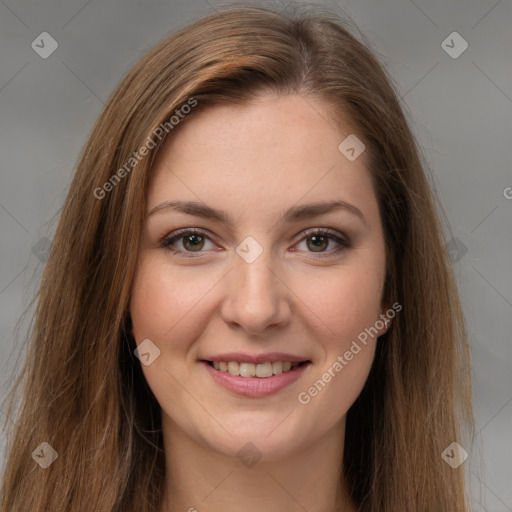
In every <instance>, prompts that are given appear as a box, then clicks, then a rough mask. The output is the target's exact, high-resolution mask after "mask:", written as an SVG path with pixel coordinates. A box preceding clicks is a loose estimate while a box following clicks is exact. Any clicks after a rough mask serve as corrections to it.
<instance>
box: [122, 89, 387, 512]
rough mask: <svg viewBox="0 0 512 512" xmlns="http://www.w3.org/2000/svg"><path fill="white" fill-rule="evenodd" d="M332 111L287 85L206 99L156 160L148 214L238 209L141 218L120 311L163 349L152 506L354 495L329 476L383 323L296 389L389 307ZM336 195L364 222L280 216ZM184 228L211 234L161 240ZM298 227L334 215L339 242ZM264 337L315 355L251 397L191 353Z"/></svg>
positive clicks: (156, 383)
mask: <svg viewBox="0 0 512 512" xmlns="http://www.w3.org/2000/svg"><path fill="white" fill-rule="evenodd" d="M328 112H329V108H328V107H327V106H326V105H325V104H322V103H318V102H315V101H313V100H311V99H310V98H308V99H307V101H306V100H305V98H302V97H301V96H298V95H291V96H284V97H283V96H280V97H278V96H273V95H268V94H265V95H260V96H259V97H258V98H257V99H256V100H254V101H252V102H250V103H247V104H246V105H244V106H233V105H227V106H215V107H209V108H207V109H205V110H203V111H201V112H199V113H198V115H197V116H195V117H194V118H191V119H189V120H187V122H185V123H183V125H182V126H180V130H179V131H177V132H176V134H175V135H174V136H173V138H172V139H169V140H168V141H167V142H166V144H165V145H164V147H163V149H162V151H161V152H160V153H159V155H158V158H157V160H156V162H155V165H154V169H153V174H152V178H151V182H150V187H149V193H148V200H147V211H148V214H149V212H150V211H151V210H152V209H153V208H155V207H156V206H157V205H159V204H160V203H162V202H165V201H169V200H175V199H180V200H184V201H199V202H202V203H205V204H207V205H209V206H211V207H213V208H216V209H222V210H224V211H226V212H227V213H228V214H229V215H230V216H231V218H232V221H233V224H232V225H231V226H227V225H224V224H222V223H220V222H218V221H214V220H211V219H205V218H201V217H197V216H193V215H189V214H185V213H181V212H177V211H174V210H172V209H169V208H167V209H165V208H164V209H161V210H159V211H158V212H156V213H153V214H152V215H149V216H148V219H147V222H146V224H145V227H144V233H143V241H142V245H141V248H140V260H139V266H138V269H137V273H136V276H135V280H134V287H133V292H132V297H131V304H130V311H131V317H132V323H133V334H134V337H135V340H136V342H137V344H139V343H141V342H142V341H143V340H145V339H150V340H151V341H152V342H153V343H154V344H155V345H156V346H157V347H158V348H159V350H160V355H159V356H158V357H157V358H156V359H155V360H154V361H153V362H152V363H151V364H150V365H148V366H145V365H142V370H143V372H144V375H145V378H146V379H147V381H148V384H149V386H150V388H151V390H152V391H153V393H154V395H155V397H156V399H157V400H158V402H159V404H160V406H161V408H162V428H163V434H164V447H165V454H166V489H165V499H164V501H163V502H162V505H161V509H160V510H161V512H167V511H170V510H176V511H178V510H183V511H186V510H190V512H192V511H193V510H197V511H198V512H212V511H223V512H225V511H226V510H245V511H248V512H253V511H254V512H255V511H261V510H267V511H282V510H289V511H303V510H304V509H306V510H308V511H310V512H320V511H322V512H333V511H350V512H352V511H355V507H354V504H353V503H352V502H351V501H350V500H349V499H348V498H347V493H346V491H345V486H344V485H343V477H341V479H340V477H339V475H340V473H341V462H342V457H343V440H344V435H345V418H346V413H347V411H348V409H349V408H350V406H351V405H352V404H353V403H354V401H355V399H356V398H357V396H358V395H359V394H360V392H361V390H362V388H363V385H364V383H365V381H366V379H367V376H368V373H369V371H370V367H371V363H372V361H373V357H374V353H375V345H376V343H377V342H378V340H377V338H378V336H380V335H381V334H383V333H384V332H385V329H386V328H385V327H384V328H382V329H379V332H378V335H377V336H375V337H374V338H371V337H370V338H369V340H368V342H367V344H366V345H362V344H361V343H359V345H360V346H361V350H360V352H359V353H357V355H355V356H354V357H353V359H352V360H351V361H349V362H347V364H346V365H344V367H343V369H342V371H339V372H337V373H335V377H333V378H332V379H331V381H330V382H329V383H328V384H326V386H325V387H324V388H323V389H322V390H321V391H320V392H318V394H317V395H316V396H315V397H312V398H311V400H310V402H309V403H308V404H301V403H300V402H299V401H298V395H299V393H300V392H304V391H307V390H308V388H310V387H311V386H312V385H313V383H314V382H315V381H317V380H318V379H320V378H322V375H323V374H324V373H325V372H327V371H328V369H329V368H330V367H331V368H332V366H333V363H334V362H335V361H337V358H338V356H340V355H343V354H344V353H345V352H346V351H347V350H349V348H350V346H351V343H352V342H353V341H354V340H356V339H357V336H358V334H360V333H361V332H362V331H364V329H365V328H367V327H369V326H373V325H374V324H375V322H376V321H377V320H378V319H379V318H381V317H380V315H381V314H382V313H384V312H385V310H386V309H387V308H386V306H385V305H384V304H383V303H382V292H383V286H384V278H385V246H384V237H383V230H382V224H381V219H380V216H379V211H378V205H377V199H376V197H375V194H374V191H373V188H372V184H371V180H370V173H369V171H368V170H367V168H366V167H365V164H364V153H363V155H362V156H360V157H359V158H357V159H356V160H355V161H349V160H348V159H347V158H346V157H345V156H344V155H343V154H342V153H341V152H340V151H339V150H338V145H339V144H340V142H341V141H342V140H343V139H344V138H345V137H346V136H347V135H348V134H350V133H355V132H354V131H352V129H351V128H350V124H349V123H348V120H346V121H347V122H345V123H343V125H342V126H343V127H344V129H343V130H339V129H336V128H335V127H334V124H333V123H332V122H327V120H328ZM335 199H341V200H344V201H346V202H348V203H350V204H352V205H354V206H356V207H357V208H358V209H359V210H360V211H361V212H362V213H363V215H364V217H365V219H366V223H367V225H365V224H364V223H363V221H362V220H361V219H360V218H359V217H358V216H357V215H355V214H353V213H350V212H349V211H347V210H336V211H333V212H330V213H327V214H324V215H321V216H318V217H312V218H306V219H303V220H301V221H298V222H294V223H286V222H284V221H283V219H282V218H283V212H284V211H285V210H287V209H288V208H291V207H292V206H297V205H302V204H305V203H311V202H319V201H330V200H335ZM181 228H198V229H202V230H204V231H205V232H206V238H204V239H202V238H199V242H198V240H197V239H196V240H192V242H193V243H192V244H189V245H186V246H184V243H185V242H186V241H187V237H186V236H185V237H182V238H181V239H178V240H177V241H176V242H175V243H174V247H175V248H176V249H177V250H178V251H181V253H179V254H172V253H171V252H170V251H169V249H168V248H164V247H162V246H161V244H160V242H161V240H162V239H164V238H165V237H166V236H167V235H169V234H171V233H173V232H175V231H177V230H178V229H181ZM309 228H331V229H333V230H335V231H336V232H337V233H338V234H339V235H341V236H343V235H344V236H347V237H348V238H349V239H350V246H349V247H347V248H345V249H343V250H342V251H341V252H340V253H338V254H335V251H336V249H337V248H338V247H340V245H339V244H338V243H337V242H336V241H335V240H333V239H328V241H324V242H323V243H321V244H320V252H315V245H314V244H313V243H312V235H311V234H308V235H304V234H303V232H304V231H305V230H306V229H309ZM247 236H251V237H253V238H254V239H255V240H256V241H257V242H258V244H259V245H260V246H261V247H262V248H263V253H262V254H261V255H260V256H259V257H258V258H257V259H256V260H255V261H254V262H252V263H248V262H246V261H245V260H244V259H243V258H241V257H240V256H239V255H238V254H237V252H236V248H237V246H238V245H239V244H240V243H241V242H242V241H243V240H244V239H245V238H246V237H247ZM308 241H309V242H308ZM194 244H195V245H194ZM194 248H195V250H194ZM187 250H188V254H190V253H192V257H188V258H187ZM318 250H319V249H316V251H318ZM198 251H199V252H198ZM322 251H323V252H322ZM184 253H185V254H184ZM323 254H324V255H327V256H324V257H322V255H323ZM388 327H389V324H388ZM271 351H279V352H286V353H292V354H296V355H300V356H303V357H304V359H309V360H310V361H311V362H312V364H311V365H310V366H309V367H308V368H307V369H306V370H305V371H304V372H303V373H302V375H301V377H300V378H299V379H298V380H297V381H295V382H294V383H292V384H290V385H289V386H287V387H285V388H284V389H282V390H280V391H278V392H277V393H274V394H273V395H270V396H266V397H259V398H255V397H246V396H241V395H237V394H235V393H233V392H231V391H228V390H226V389H225V388H223V387H221V386H220V385H219V384H217V382H216V381H214V380H213V379H212V377H211V376H210V374H209V373H208V372H207V371H206V370H205V368H204V367H203V364H202V363H200V361H199V360H200V359H202V358H206V356H207V355H210V356H211V355H216V354H221V353H226V352H246V353H251V354H259V353H264V352H271ZM331 371H332V370H331ZM248 442H251V443H253V444H254V445H255V446H256V448H257V450H258V453H259V454H261V459H260V460H259V461H258V462H257V463H256V464H255V465H253V466H252V467H247V466H245V465H244V464H242V462H241V460H240V459H239V458H238V457H237V453H238V452H239V450H240V449H241V448H242V447H244V445H246V443H248ZM340 482H341V483H342V485H341V486H340ZM170 496H172V500H171V499H170Z"/></svg>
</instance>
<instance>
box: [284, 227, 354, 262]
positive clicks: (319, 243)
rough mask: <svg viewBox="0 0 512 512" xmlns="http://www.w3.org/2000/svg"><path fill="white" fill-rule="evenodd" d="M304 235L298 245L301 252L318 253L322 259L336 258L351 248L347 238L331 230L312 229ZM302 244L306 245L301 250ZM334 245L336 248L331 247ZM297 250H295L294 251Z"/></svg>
mask: <svg viewBox="0 0 512 512" xmlns="http://www.w3.org/2000/svg"><path fill="white" fill-rule="evenodd" d="M303 235H304V237H303V238H302V240H301V241H300V242H299V244H298V245H297V247H298V248H299V250H301V251H305V252H306V253H309V254H311V253H317V254H318V257H321V258H323V257H329V256H336V255H338V254H340V253H341V252H343V251H345V250H346V249H348V248H349V247H350V246H351V245H350V240H349V238H348V237H347V236H345V235H344V234H341V233H338V232H337V231H334V230H331V229H329V228H323V229H318V228H316V229H310V230H308V231H306V232H305V233H303ZM301 244H304V245H305V248H302V249H301V248H300V245H301ZM333 244H334V247H331V246H332V245H333ZM295 250H296V249H293V251H295Z"/></svg>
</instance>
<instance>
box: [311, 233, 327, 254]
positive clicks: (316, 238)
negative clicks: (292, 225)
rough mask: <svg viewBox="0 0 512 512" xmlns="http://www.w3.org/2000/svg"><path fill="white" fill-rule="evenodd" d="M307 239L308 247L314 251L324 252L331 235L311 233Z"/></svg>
mask: <svg viewBox="0 0 512 512" xmlns="http://www.w3.org/2000/svg"><path fill="white" fill-rule="evenodd" d="M307 240H308V243H307V246H308V249H311V251H313V252H322V251H324V250H325V249H327V247H328V245H329V240H330V237H326V236H322V235H310V236H308V237H307ZM309 241H311V243H309Z"/></svg>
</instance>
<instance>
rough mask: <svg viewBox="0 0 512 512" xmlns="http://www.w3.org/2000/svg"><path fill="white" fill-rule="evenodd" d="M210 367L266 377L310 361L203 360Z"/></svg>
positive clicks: (232, 372) (250, 375)
mask: <svg viewBox="0 0 512 512" xmlns="http://www.w3.org/2000/svg"><path fill="white" fill-rule="evenodd" d="M205 362H206V363H208V364H209V365H210V366H211V367H212V368H214V369H215V370H218V371H220V372H225V373H229V374H231V375H234V376H240V377H247V378H251V377H259V378H261V379H266V378H269V377H273V376H275V375H280V374H281V373H288V372H293V370H295V369H296V368H298V367H300V366H304V365H306V364H309V363H311V361H302V362H300V363H296V362H293V363H292V362H290V361H273V362H272V363H271V362H265V363H258V364H254V363H244V362H240V363H239V362H238V361H205Z"/></svg>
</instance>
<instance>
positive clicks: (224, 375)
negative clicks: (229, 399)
mask: <svg viewBox="0 0 512 512" xmlns="http://www.w3.org/2000/svg"><path fill="white" fill-rule="evenodd" d="M201 363H202V364H203V365H204V367H205V368H206V370H207V371H208V372H209V373H210V375H211V376H212V377H213V378H214V379H215V380H216V382H218V383H219V384H220V385H221V386H223V387H225V388H226V389H228V390H229V391H233V392H234V393H237V394H239V395H244V396H250V397H260V396H268V395H272V394H273V393H277V392H278V391H280V390H281V389H283V388H284V387H286V386H288V385H289V384H291V383H292V382H295V381H296V380H297V379H298V378H299V377H300V376H301V375H302V373H303V372H304V371H305V370H306V369H307V368H308V367H309V366H310V365H311V363H309V362H308V363H305V364H302V365H300V366H297V367H296V368H295V369H293V370H290V371H288V372H283V373H280V374H279V375H273V376H272V377H263V378H261V377H240V376H239V375H231V374H230V373H229V372H223V371H221V370H216V369H215V368H213V367H212V366H210V365H209V364H208V363H207V362H206V361H201Z"/></svg>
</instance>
